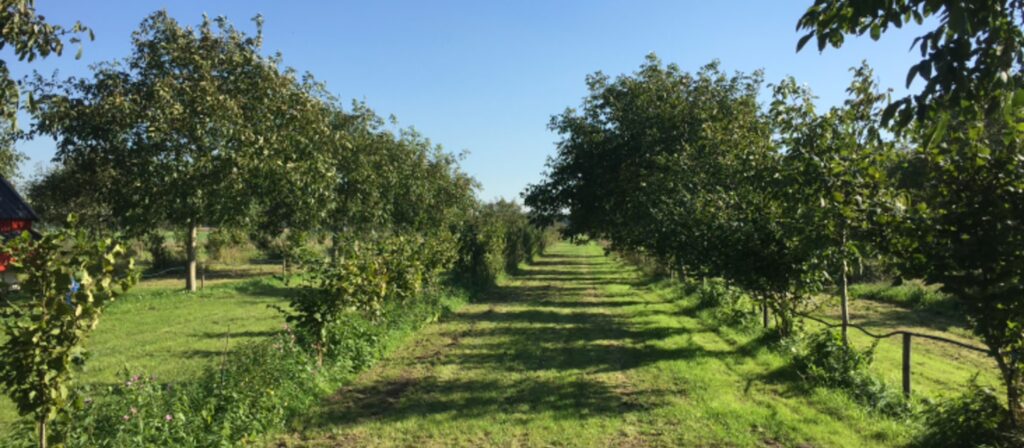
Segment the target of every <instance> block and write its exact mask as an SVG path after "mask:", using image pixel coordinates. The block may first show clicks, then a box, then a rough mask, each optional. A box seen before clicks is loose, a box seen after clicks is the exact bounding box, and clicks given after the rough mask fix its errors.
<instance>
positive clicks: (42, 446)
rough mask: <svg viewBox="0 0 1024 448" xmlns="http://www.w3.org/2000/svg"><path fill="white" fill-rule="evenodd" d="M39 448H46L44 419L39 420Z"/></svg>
mask: <svg viewBox="0 0 1024 448" xmlns="http://www.w3.org/2000/svg"><path fill="white" fill-rule="evenodd" d="M39 448H46V419H42V420H39Z"/></svg>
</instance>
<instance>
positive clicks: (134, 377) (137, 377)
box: [132, 375, 139, 383]
mask: <svg viewBox="0 0 1024 448" xmlns="http://www.w3.org/2000/svg"><path fill="white" fill-rule="evenodd" d="M138 381H139V376H138V375H135V376H132V382H133V383H137V382H138Z"/></svg>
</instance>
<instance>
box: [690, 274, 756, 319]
mask: <svg viewBox="0 0 1024 448" xmlns="http://www.w3.org/2000/svg"><path fill="white" fill-rule="evenodd" d="M691 285H692V286H688V287H687V289H691V292H690V294H694V295H696V297H697V306H698V307H700V308H702V309H707V310H709V311H710V313H711V314H712V317H713V318H714V319H715V320H716V321H718V322H719V323H722V324H726V325H746V324H752V323H753V322H755V321H756V317H757V316H756V313H755V309H756V308H755V303H754V301H753V300H752V299H751V298H750V296H748V295H747V294H745V293H744V292H743V291H742V290H740V289H739V288H735V287H732V286H729V285H728V284H727V283H726V282H725V280H723V279H719V278H714V279H706V280H704V281H701V282H693V283H691Z"/></svg>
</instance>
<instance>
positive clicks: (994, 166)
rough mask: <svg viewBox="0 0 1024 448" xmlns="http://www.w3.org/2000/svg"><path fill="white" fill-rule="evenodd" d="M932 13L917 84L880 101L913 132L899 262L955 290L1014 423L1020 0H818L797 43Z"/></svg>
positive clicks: (1018, 401)
mask: <svg viewBox="0 0 1024 448" xmlns="http://www.w3.org/2000/svg"><path fill="white" fill-rule="evenodd" d="M929 16H936V17H937V18H938V25H937V26H936V28H935V29H934V30H932V31H930V32H928V33H926V34H924V35H922V36H921V37H920V38H919V40H918V43H919V44H920V50H921V55H922V60H921V62H920V63H918V64H917V65H915V66H913V67H912V68H911V69H910V71H909V72H908V75H907V81H908V85H909V84H910V82H912V81H913V80H914V79H915V78H917V77H920V78H922V79H924V80H925V83H926V84H925V86H924V88H923V89H922V91H921V92H920V93H918V94H916V95H913V96H912V97H910V98H904V99H903V100H900V101H898V102H896V103H894V105H893V106H890V107H889V108H887V110H886V112H887V114H885V115H884V116H883V117H882V118H883V121H884V119H885V118H888V117H889V116H891V114H896V115H897V116H898V124H900V125H903V126H907V125H909V124H910V122H911V120H913V119H914V118H915V117H916V118H917V121H918V124H919V125H917V126H907V127H904V128H903V131H905V132H908V133H909V134H911V135H912V136H913V137H914V138H915V139H916V140H917V142H918V154H919V155H918V157H917V158H916V159H915V161H916V162H919V164H920V166H919V168H920V171H921V173H922V174H923V176H922V177H923V178H924V180H923V182H921V185H920V190H919V191H915V192H914V193H915V195H914V196H915V197H920V198H921V199H922V200H923V202H922V203H918V204H915V206H914V207H910V208H909V209H908V210H909V211H910V213H909V216H908V222H909V225H907V226H904V227H905V228H906V230H908V231H907V232H905V234H904V235H905V236H906V238H904V239H903V241H902V242H900V243H899V244H897V245H896V246H899V247H902V248H903V249H904V250H905V252H904V255H905V258H907V259H908V263H907V264H908V265H911V266H915V265H916V266H917V267H918V268H919V269H920V271H919V272H921V273H923V274H924V275H925V276H926V278H927V279H928V280H929V281H931V282H935V283H940V284H942V287H943V289H944V290H945V291H947V292H949V293H951V294H953V295H954V296H956V297H958V298H959V299H961V300H962V301H963V303H964V305H965V307H966V310H967V317H968V319H969V320H970V322H971V324H972V326H973V329H974V331H975V333H977V334H978V335H979V336H981V338H982V339H983V340H984V341H985V343H986V344H987V345H988V346H989V348H990V349H991V354H992V356H993V357H994V358H995V360H996V362H997V364H998V365H999V369H1000V372H1001V373H1002V376H1003V381H1004V383H1005V385H1006V391H1007V402H1008V405H1009V411H1010V412H1009V419H1008V420H1009V422H1010V424H1011V425H1012V427H1014V428H1015V430H1017V431H1021V430H1022V429H1021V428H1022V427H1024V398H1022V394H1024V375H1022V371H1024V332H1022V331H1021V329H1022V328H1024V280H1022V279H1024V246H1022V244H1024V242H1022V241H1024V240H1022V239H1021V235H1022V234H1024V228H1022V226H1024V224H1022V221H1021V219H1020V217H1021V216H1024V207H1022V204H1024V198H1022V196H1021V195H1022V191H1024V168H1022V165H1021V163H1022V162H1021V161H1022V160H1024V146H1022V139H1021V138H1022V132H1024V130H1022V129H1021V123H1024V90H1022V89H1021V88H1020V86H1022V84H1021V83H1022V81H1024V76H1022V73H1021V63H1022V61H1024V52H1022V44H1024V31H1022V28H1021V25H1022V20H1024V4H1022V3H1021V2H1019V1H1014V0H1005V1H999V0H993V1H954V0H945V1H925V0H901V1H897V2H888V3H877V2H868V1H864V0H817V1H816V2H815V4H814V5H813V6H812V7H810V8H809V9H808V11H807V13H806V14H805V15H804V16H803V18H801V19H800V22H799V23H798V28H800V29H807V30H811V31H810V32H809V34H808V35H806V36H804V37H803V38H802V39H801V41H800V43H799V44H798V48H799V47H801V46H802V45H803V44H804V43H806V42H807V41H808V40H809V39H810V38H812V37H814V36H816V37H817V38H818V48H819V49H824V48H825V46H826V45H828V44H831V45H833V46H836V47H838V46H840V45H842V43H843V36H844V35H845V34H858V35H859V34H864V33H867V32H870V33H871V35H872V37H873V38H876V39H877V38H878V37H880V36H881V34H882V33H883V32H885V31H886V30H887V29H888V28H889V27H890V26H895V27H900V26H902V25H903V24H905V23H908V22H910V21H915V22H918V23H920V22H921V21H922V20H923V19H924V18H925V17H929Z"/></svg>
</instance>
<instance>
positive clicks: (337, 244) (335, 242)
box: [331, 232, 341, 263]
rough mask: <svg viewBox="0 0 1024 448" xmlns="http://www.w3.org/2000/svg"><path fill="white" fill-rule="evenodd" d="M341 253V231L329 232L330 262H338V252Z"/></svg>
mask: <svg viewBox="0 0 1024 448" xmlns="http://www.w3.org/2000/svg"><path fill="white" fill-rule="evenodd" d="M340 253H341V232H334V233H333V234H331V262H332V263H337V262H338V254H340Z"/></svg>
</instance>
